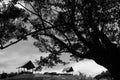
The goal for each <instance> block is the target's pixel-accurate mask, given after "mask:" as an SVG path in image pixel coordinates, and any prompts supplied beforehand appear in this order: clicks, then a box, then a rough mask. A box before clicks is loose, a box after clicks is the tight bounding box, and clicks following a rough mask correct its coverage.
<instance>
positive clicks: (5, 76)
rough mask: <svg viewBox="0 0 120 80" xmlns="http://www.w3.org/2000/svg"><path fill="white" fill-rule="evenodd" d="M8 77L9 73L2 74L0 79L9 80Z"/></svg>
mask: <svg viewBox="0 0 120 80" xmlns="http://www.w3.org/2000/svg"><path fill="white" fill-rule="evenodd" d="M7 75H8V74H7V73H2V74H1V77H0V78H1V79H5V78H7Z"/></svg>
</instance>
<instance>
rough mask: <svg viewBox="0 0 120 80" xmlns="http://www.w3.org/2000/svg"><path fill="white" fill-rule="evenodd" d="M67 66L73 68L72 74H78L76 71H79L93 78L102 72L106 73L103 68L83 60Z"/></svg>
mask: <svg viewBox="0 0 120 80" xmlns="http://www.w3.org/2000/svg"><path fill="white" fill-rule="evenodd" d="M69 66H72V67H73V69H74V74H78V73H79V72H78V71H80V72H82V73H85V74H86V75H92V76H95V75H96V74H98V73H101V72H102V71H106V69H105V68H104V67H102V66H100V65H98V64H97V63H95V62H94V61H93V60H83V61H80V62H78V63H72V64H70V65H69Z"/></svg>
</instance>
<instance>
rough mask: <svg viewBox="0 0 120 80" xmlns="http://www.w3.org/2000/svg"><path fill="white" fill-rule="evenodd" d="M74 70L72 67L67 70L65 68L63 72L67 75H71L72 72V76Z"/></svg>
mask: <svg viewBox="0 0 120 80" xmlns="http://www.w3.org/2000/svg"><path fill="white" fill-rule="evenodd" d="M73 71H74V70H73V68H72V67H66V68H64V69H63V70H62V72H66V73H70V72H72V74H73Z"/></svg>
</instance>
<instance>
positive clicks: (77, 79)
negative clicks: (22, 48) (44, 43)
mask: <svg viewBox="0 0 120 80" xmlns="http://www.w3.org/2000/svg"><path fill="white" fill-rule="evenodd" d="M1 80H95V79H92V78H91V77H89V78H88V77H83V76H77V75H67V76H66V75H42V74H35V75H33V74H22V75H17V76H15V77H11V78H7V79H1Z"/></svg>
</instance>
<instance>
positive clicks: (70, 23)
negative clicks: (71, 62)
mask: <svg viewBox="0 0 120 80" xmlns="http://www.w3.org/2000/svg"><path fill="white" fill-rule="evenodd" d="M20 1H21V0H12V1H10V3H9V4H8V6H5V4H4V5H3V7H2V8H1V12H0V25H1V26H0V28H1V29H0V32H1V33H0V44H1V46H0V48H1V49H4V48H7V47H9V46H11V45H13V44H15V43H18V42H19V41H22V40H26V39H27V37H28V36H31V37H33V38H34V39H36V40H37V41H36V42H35V43H34V45H35V46H36V47H38V48H39V50H40V51H41V52H46V53H49V56H47V57H46V58H43V57H41V58H40V60H37V63H38V64H39V65H40V66H49V67H51V66H55V64H59V63H63V64H66V62H64V61H62V60H61V59H60V55H61V54H62V53H70V55H71V57H72V59H75V60H76V61H80V60H81V59H84V58H87V59H93V60H94V61H96V62H97V63H98V64H100V65H102V66H104V67H105V68H107V69H108V70H109V72H110V73H111V74H112V76H113V77H114V78H115V79H116V80H119V79H120V77H119V76H120V69H119V68H120V65H119V64H118V61H119V60H120V54H119V53H120V47H119V46H120V41H119V40H120V37H119V36H120V28H119V24H120V15H119V13H120V2H119V0H39V1H38V0H34V1H33V0H30V1H29V0H24V2H25V4H26V5H25V6H24V5H23V4H21V3H20ZM15 4H19V5H21V6H22V7H24V9H25V10H24V9H19V8H16V6H15ZM27 6H31V7H30V9H29V8H28V7H27ZM11 11H12V12H11ZM16 13H17V14H18V15H13V14H16ZM3 15H6V16H3ZM11 30H12V31H11Z"/></svg>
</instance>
